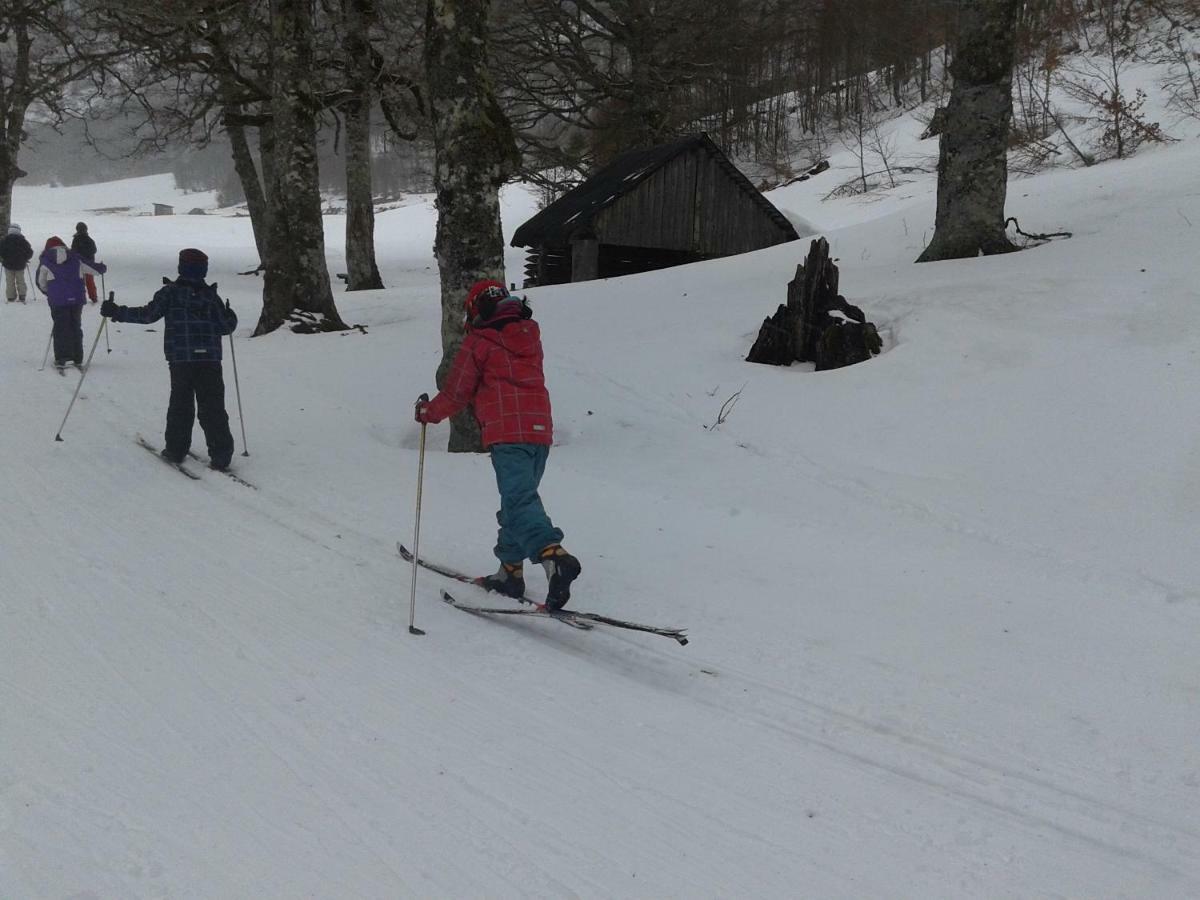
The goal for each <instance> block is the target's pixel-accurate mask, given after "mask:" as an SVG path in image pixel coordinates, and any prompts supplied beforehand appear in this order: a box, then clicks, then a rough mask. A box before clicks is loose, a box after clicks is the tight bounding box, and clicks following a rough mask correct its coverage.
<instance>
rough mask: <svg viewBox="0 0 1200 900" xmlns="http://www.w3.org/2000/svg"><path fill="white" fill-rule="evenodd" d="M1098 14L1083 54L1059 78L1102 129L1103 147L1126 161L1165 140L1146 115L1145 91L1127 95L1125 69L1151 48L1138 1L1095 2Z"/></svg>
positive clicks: (1084, 30) (1085, 34) (1086, 36)
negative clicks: (1142, 148) (1141, 149)
mask: <svg viewBox="0 0 1200 900" xmlns="http://www.w3.org/2000/svg"><path fill="white" fill-rule="evenodd" d="M1093 3H1094V9H1093V11H1092V15H1091V17H1090V20H1089V22H1088V25H1089V26H1090V27H1084V28H1082V29H1081V34H1082V38H1083V41H1084V48H1083V52H1081V53H1079V54H1076V55H1075V56H1074V57H1073V59H1072V61H1071V63H1070V65H1068V66H1064V67H1063V69H1062V70H1061V73H1060V78H1061V84H1062V87H1063V90H1064V91H1065V92H1066V93H1067V94H1068V95H1069V96H1070V97H1072V98H1074V99H1075V100H1078V101H1080V102H1081V103H1083V104H1085V105H1086V106H1087V107H1088V108H1089V109H1090V110H1092V112H1091V116H1090V121H1092V122H1094V123H1095V124H1097V125H1099V127H1100V130H1101V135H1100V145H1101V147H1103V148H1104V149H1106V150H1108V151H1109V153H1110V154H1111V155H1113V156H1116V158H1117V159H1124V158H1125V157H1126V156H1128V155H1129V154H1131V153H1133V152H1134V151H1135V150H1136V149H1137V148H1138V147H1139V146H1140V145H1141V144H1143V143H1145V142H1147V141H1153V142H1161V141H1164V140H1167V137H1166V135H1165V134H1164V133H1163V131H1162V129H1161V128H1160V127H1159V124H1158V123H1157V122H1149V121H1147V120H1146V118H1145V116H1144V115H1143V111H1142V106H1143V104H1144V103H1145V102H1146V94H1145V91H1143V90H1141V89H1140V88H1138V89H1135V91H1134V93H1133V94H1132V96H1131V95H1130V94H1129V90H1128V85H1127V79H1126V78H1125V75H1126V70H1127V69H1128V68H1129V66H1130V65H1132V64H1133V63H1134V62H1136V60H1137V58H1138V56H1139V55H1140V54H1141V53H1143V52H1144V51H1145V49H1146V47H1147V45H1148V38H1147V32H1146V30H1145V28H1144V27H1143V26H1144V22H1143V21H1142V18H1143V15H1144V13H1145V12H1146V10H1145V9H1144V8H1142V7H1141V6H1140V5H1139V3H1138V0H1093Z"/></svg>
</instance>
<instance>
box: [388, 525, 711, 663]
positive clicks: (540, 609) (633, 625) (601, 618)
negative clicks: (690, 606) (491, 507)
mask: <svg viewBox="0 0 1200 900" xmlns="http://www.w3.org/2000/svg"><path fill="white" fill-rule="evenodd" d="M396 550H397V552H398V553H399V554H400V556H401V558H402V559H404V560H405V561H406V562H410V563H411V562H412V561H413V560H414V557H413V555H412V552H411V551H410V550H409V549H408V548H407V547H405V546H404V545H403V544H401V543H397V544H396ZM416 562H417V565H419V566H421V567H422V568H424V569H428V570H429V571H431V572H436V573H437V574H439V575H443V576H445V577H446V578H452V579H453V580H455V581H461V582H462V583H463V584H472V585H475V586H476V587H482V588H484V590H487V588H486V586H485V584H484V581H485V579H483V578H472V577H471V576H469V575H466V574H464V573H462V572H458V571H455V570H454V569H452V568H450V567H448V566H444V565H441V564H439V563H433V562H429V561H428V560H426V559H420V558H417V559H416ZM442 599H443V600H444V601H445V602H447V603H449V604H450V605H452V606H455V607H457V608H458V609H462V610H465V611H467V612H475V613H494V614H496V615H514V614H516V615H519V614H527V615H549V616H551V617H554V618H558V617H562V618H563V619H564V621H567V623H568V624H576V623H578V624H584V625H586V626H588V627H590V625H591V624H592V623H600V624H602V625H610V626H612V627H614V628H625V629H628V630H631V631H644V632H646V633H648V634H658V635H662V636H663V637H669V638H672V639H674V640H675V641H677V642H678V643H679V644H680V645H681V646H683V645H686V644H687V642H688V638H687V629H685V628H662V627H660V626H656V625H640V624H638V623H637V622H627V621H625V620H623V619H617V618H614V617H612V616H605V615H601V614H599V613H593V612H582V611H580V610H577V609H574V608H573V607H572V608H565V609H561V610H555V609H550V608H548V607H546V606H545V605H544V604H542V603H539V602H538V601H536V600H533V599H530V598H528V597H525V596H522V597H519V598H515V599H517V600H518V601H520V602H522V603H526V604H529V608H528V609H521V608H519V607H514V608H512V609H506V608H504V607H486V608H485V607H479V606H471V605H468V604H463V603H460V602H459V601H458V600H457V599H456V598H454V597H453V596H452V595H451V594H449V593H448V592H446V591H442Z"/></svg>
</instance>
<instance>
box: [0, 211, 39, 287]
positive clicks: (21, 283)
mask: <svg viewBox="0 0 1200 900" xmlns="http://www.w3.org/2000/svg"><path fill="white" fill-rule="evenodd" d="M31 259H33V248H32V247H31V246H29V241H27V240H25V235H23V234H21V226H20V225H17V224H13V225H9V226H8V234H6V235H5V236H4V238H3V240H0V264H2V265H3V266H4V296H5V297H6V298H7V299H8V302H9V303H12V302H13V301H14V300H20V301H21V302H22V303H24V302H25V290H26V288H25V267H26V266H28V265H29V261H30V260H31Z"/></svg>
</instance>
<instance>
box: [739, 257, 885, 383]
mask: <svg viewBox="0 0 1200 900" xmlns="http://www.w3.org/2000/svg"><path fill="white" fill-rule="evenodd" d="M837 289H838V268H837V266H836V265H835V264H834V262H833V260H831V259H830V258H829V242H828V241H826V240H825V238H817V239H816V240H814V241H813V242H812V244H811V245H810V246H809V250H808V257H807V258H806V259H805V261H804V264H803V265H800V266H797V267H796V277H795V278H794V279H792V281H790V282H789V283H788V288H787V303H785V304H783V305H781V306H780V307H779V309H778V310H776V312H775V315H773V316H771V318H769V319H766V320H764V321H763V324H762V327H761V328H760V329H759V332H758V338H757V339H756V340H755V341H754V346H753V347H751V348H750V353H749V354H748V355H747V356H746V361H747V362H756V363H765V364H767V365H773V366H790V365H791V364H792V362H794V361H798V362H814V363H816V364H817V368H818V369H836V368H839V367H840V366H848V365H851V364H852V363H856V362H862V361H863V360H867V359H870V358H871V357H872V356H874V355H875V354H876V353H878V352H879V351H880V350H881V349H882V341H880V339H879V333H878V331H876V329H875V326H874V325H872V324H871V323H870V322H868V321H867V317H866V315H864V313H863V311H862V310H861V309H859V308H858V307H857V306H854V305H852V304H850V303H847V302H846V298H845V297H843V296H841V295H840V294H839V293H838V292H837Z"/></svg>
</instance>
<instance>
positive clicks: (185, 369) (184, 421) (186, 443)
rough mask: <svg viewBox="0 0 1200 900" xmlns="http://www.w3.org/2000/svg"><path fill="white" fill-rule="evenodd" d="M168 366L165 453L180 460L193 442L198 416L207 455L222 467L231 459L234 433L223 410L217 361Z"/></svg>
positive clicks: (171, 364)
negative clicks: (169, 369)
mask: <svg viewBox="0 0 1200 900" xmlns="http://www.w3.org/2000/svg"><path fill="white" fill-rule="evenodd" d="M170 368H171V402H170V403H169V404H168V405H167V434H166V451H167V455H168V456H170V457H171V458H173V459H176V460H182V459H183V458H184V457H185V456H186V455H187V452H188V450H189V449H190V448H191V446H192V424H193V422H194V421H195V420H196V418H199V419H200V427H201V428H202V429H203V430H204V440H205V442H206V443H207V444H208V459H209V461H210V462H211V463H212V464H213V465H214V466H217V467H220V468H224V467H225V466H228V465H229V462H230V460H232V459H233V435H232V434H231V433H230V431H229V414H228V413H227V412H226V411H225V381H224V379H223V378H222V376H221V364H220V363H219V362H176V363H170Z"/></svg>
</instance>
